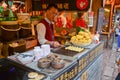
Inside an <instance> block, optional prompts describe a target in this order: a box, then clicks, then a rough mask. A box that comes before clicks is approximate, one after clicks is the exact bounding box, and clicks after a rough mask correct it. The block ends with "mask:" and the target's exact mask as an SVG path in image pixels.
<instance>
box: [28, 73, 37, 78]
mask: <svg viewBox="0 0 120 80" xmlns="http://www.w3.org/2000/svg"><path fill="white" fill-rule="evenodd" d="M37 76H38V73H36V72H30V73H29V74H28V78H35V77H37Z"/></svg>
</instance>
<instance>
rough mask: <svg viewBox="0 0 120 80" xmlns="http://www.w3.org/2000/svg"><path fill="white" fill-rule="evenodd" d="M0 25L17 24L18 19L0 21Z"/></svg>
mask: <svg viewBox="0 0 120 80" xmlns="http://www.w3.org/2000/svg"><path fill="white" fill-rule="evenodd" d="M0 24H1V25H18V21H1V22H0Z"/></svg>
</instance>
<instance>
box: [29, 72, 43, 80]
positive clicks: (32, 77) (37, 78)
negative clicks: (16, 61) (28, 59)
mask: <svg viewBox="0 0 120 80" xmlns="http://www.w3.org/2000/svg"><path fill="white" fill-rule="evenodd" d="M44 77H45V76H44V75H42V74H38V73H37V72H30V73H29V74H28V78H29V79H28V80H41V79H43V78H44Z"/></svg>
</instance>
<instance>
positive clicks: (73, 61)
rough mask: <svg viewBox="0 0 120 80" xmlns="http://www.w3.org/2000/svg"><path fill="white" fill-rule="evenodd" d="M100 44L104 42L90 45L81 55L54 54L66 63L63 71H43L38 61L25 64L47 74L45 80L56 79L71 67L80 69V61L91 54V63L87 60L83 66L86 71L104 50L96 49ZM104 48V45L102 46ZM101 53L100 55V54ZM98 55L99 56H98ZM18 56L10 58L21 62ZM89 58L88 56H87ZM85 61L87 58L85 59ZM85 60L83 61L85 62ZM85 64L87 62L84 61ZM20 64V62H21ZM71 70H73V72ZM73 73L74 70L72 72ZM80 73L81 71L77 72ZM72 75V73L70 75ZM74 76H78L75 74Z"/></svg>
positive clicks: (51, 69)
mask: <svg viewBox="0 0 120 80" xmlns="http://www.w3.org/2000/svg"><path fill="white" fill-rule="evenodd" d="M100 44H102V42H99V43H98V44H94V43H91V44H90V45H88V46H86V47H84V48H85V50H84V51H83V52H81V53H78V54H76V55H74V56H72V57H71V56H66V55H61V54H57V53H53V54H57V55H59V56H60V57H61V58H62V59H63V60H64V61H65V66H64V67H63V68H62V69H58V70H57V69H53V68H52V67H50V68H48V69H42V68H39V67H38V66H37V61H35V62H31V63H28V64H25V65H26V66H27V67H29V68H32V69H35V70H37V71H39V72H42V73H44V74H47V75H48V78H47V79H45V80H51V79H53V80H54V79H55V78H56V77H57V76H60V75H62V74H66V71H67V73H69V71H70V70H69V69H71V67H73V68H72V69H74V71H75V70H76V69H77V68H78V65H79V60H80V59H82V57H84V56H86V55H87V54H88V53H89V57H86V58H89V61H87V59H86V61H87V62H86V65H84V66H83V68H82V69H84V67H86V66H87V65H88V64H89V63H90V62H91V61H93V60H94V58H95V57H96V56H97V55H98V53H99V51H101V50H102V49H95V48H97V47H98V46H100ZM101 47H103V45H102V46H101ZM93 50H95V51H94V52H95V53H92V51H93ZM32 51H33V50H30V51H29V52H32ZM100 53H101V52H100ZM100 53H99V54H100ZM93 54H94V57H92V58H90V57H91V55H93ZM96 54H97V55H96ZM16 56H17V55H13V56H9V57H8V58H10V59H12V60H14V61H16V62H19V61H18V60H17V59H16ZM87 56H88V55H87ZM84 59H85V58H84ZM84 59H83V61H84ZM84 62H85V61H84ZM19 63H20V62H19ZM72 69H71V70H72ZM72 71H73V70H72ZM76 71H78V72H79V70H76ZM70 74H71V73H70ZM74 75H77V73H76V74H74ZM53 77H54V78H53Z"/></svg>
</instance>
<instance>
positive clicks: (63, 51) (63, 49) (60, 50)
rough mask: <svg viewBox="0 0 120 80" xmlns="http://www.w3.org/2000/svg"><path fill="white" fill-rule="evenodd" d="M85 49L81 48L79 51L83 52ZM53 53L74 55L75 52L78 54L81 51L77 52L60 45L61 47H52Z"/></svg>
mask: <svg viewBox="0 0 120 80" xmlns="http://www.w3.org/2000/svg"><path fill="white" fill-rule="evenodd" d="M84 50H85V49H83V50H82V51H81V52H83V51H84ZM51 51H52V52H53V53H57V54H62V55H66V56H71V57H73V56H75V55H76V54H79V53H81V52H77V51H72V50H66V49H65V47H61V48H57V49H52V50H51Z"/></svg>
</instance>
